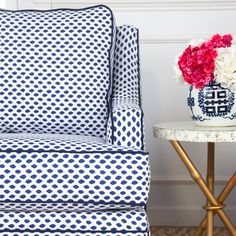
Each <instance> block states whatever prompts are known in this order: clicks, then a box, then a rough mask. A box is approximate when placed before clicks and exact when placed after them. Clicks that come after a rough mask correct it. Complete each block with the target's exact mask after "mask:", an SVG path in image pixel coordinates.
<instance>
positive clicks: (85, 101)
mask: <svg viewBox="0 0 236 236" xmlns="http://www.w3.org/2000/svg"><path fill="white" fill-rule="evenodd" d="M0 22H1V24H0V32H1V35H0V42H1V44H0V54H1V59H0V70H1V74H0V86H1V91H0V106H1V108H0V122H1V126H0V132H1V133H3V132H6V133H9V132H10V133H11V132H29V133H59V134H84V135H92V136H96V137H105V133H106V125H107V118H108V102H109V101H108V98H109V93H110V83H111V73H112V63H113V62H112V61H113V59H112V55H113V51H114V43H113V41H114V38H115V37H114V35H115V26H114V22H113V15H112V13H111V11H110V9H108V8H107V7H105V6H102V5H101V6H95V7H91V8H86V9H81V10H78V9H56V10H49V11H37V10H23V11H4V10H1V11H0Z"/></svg>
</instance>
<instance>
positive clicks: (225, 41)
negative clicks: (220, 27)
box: [211, 34, 233, 48]
mask: <svg viewBox="0 0 236 236" xmlns="http://www.w3.org/2000/svg"><path fill="white" fill-rule="evenodd" d="M232 40H233V37H232V35H231V34H226V35H223V36H220V35H219V34H215V35H213V36H212V38H211V41H212V43H213V45H214V47H216V48H225V47H230V46H231V44H232Z"/></svg>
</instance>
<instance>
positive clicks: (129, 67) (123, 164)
mask: <svg viewBox="0 0 236 236" xmlns="http://www.w3.org/2000/svg"><path fill="white" fill-rule="evenodd" d="M114 27H115V25H114V19H113V16H112V13H111V11H110V9H108V8H107V7H105V6H95V7H91V8H85V9H76V10H75V9H73V10H72V9H58V10H50V11H36V10H24V11H0V30H1V34H0V55H1V58H0V87H1V91H0V111H1V113H0V114H1V115H0V121H1V123H0V170H1V171H0V236H62V235H63V236H93V235H96V236H104V235H105V236H110V235H114V236H121V235H127V236H131V235H134V236H149V223H148V219H147V214H146V211H145V209H146V203H147V199H148V192H149V187H150V167H149V156H148V153H146V152H145V151H144V132H143V113H142V109H141V98H140V75H139V55H138V51H139V48H138V31H137V29H136V28H134V27H131V26H121V27H117V29H116V30H115V29H114ZM115 32H117V34H116V36H115ZM113 54H114V55H113Z"/></svg>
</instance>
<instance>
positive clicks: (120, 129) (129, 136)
mask: <svg viewBox="0 0 236 236" xmlns="http://www.w3.org/2000/svg"><path fill="white" fill-rule="evenodd" d="M143 126H144V124H143V111H142V108H141V107H140V105H139V104H137V102H135V101H133V100H130V99H123V100H122V101H116V102H113V105H112V111H111V114H110V117H109V121H108V131H109V132H107V142H108V143H111V144H114V145H118V146H123V147H132V148H135V149H141V150H144V132H143V130H144V127H143Z"/></svg>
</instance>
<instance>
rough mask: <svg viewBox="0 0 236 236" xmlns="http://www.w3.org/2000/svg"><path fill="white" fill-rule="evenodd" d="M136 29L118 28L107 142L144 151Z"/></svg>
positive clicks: (129, 27)
mask: <svg viewBox="0 0 236 236" xmlns="http://www.w3.org/2000/svg"><path fill="white" fill-rule="evenodd" d="M138 42H139V37H138V30H137V29H136V28H135V27H132V26H126V25H125V26H120V27H117V35H116V45H115V54H114V74H113V89H112V109H111V114H110V116H109V122H108V132H107V138H108V142H110V143H112V144H116V145H121V146H125V147H133V148H137V149H141V150H144V131H143V111H142V108H141V94H140V68H139V44H138Z"/></svg>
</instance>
